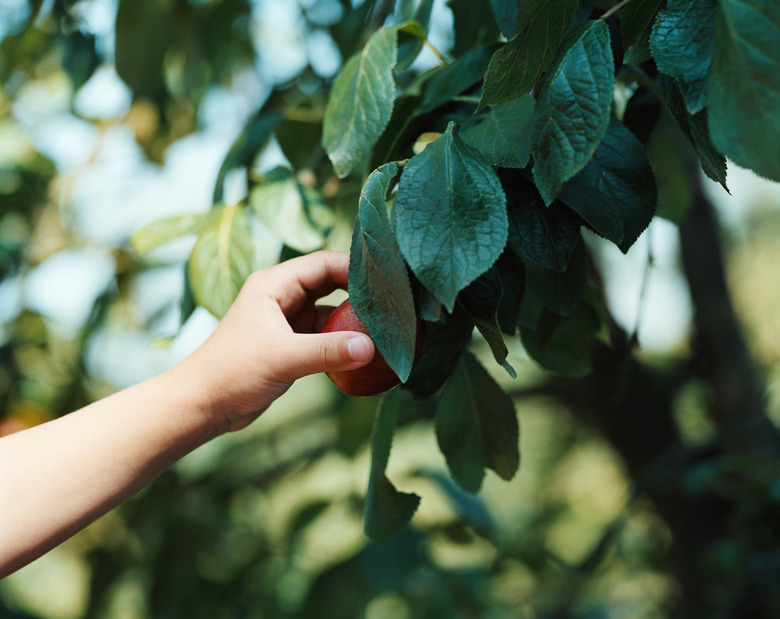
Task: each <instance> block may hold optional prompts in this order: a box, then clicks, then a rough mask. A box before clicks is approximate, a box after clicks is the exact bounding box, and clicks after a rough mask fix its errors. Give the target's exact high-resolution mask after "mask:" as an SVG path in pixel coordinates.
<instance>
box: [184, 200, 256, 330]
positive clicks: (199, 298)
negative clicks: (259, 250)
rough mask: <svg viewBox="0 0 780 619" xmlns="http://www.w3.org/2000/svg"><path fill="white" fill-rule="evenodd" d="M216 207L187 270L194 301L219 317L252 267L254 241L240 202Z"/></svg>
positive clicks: (193, 251) (193, 249)
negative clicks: (214, 213)
mask: <svg viewBox="0 0 780 619" xmlns="http://www.w3.org/2000/svg"><path fill="white" fill-rule="evenodd" d="M216 211H217V217H215V218H213V219H212V220H211V222H210V224H209V226H208V227H206V228H205V229H204V230H203V231H202V232H201V234H200V237H199V238H198V240H197V242H196V243H195V246H194V247H193V248H192V253H191V254H190V258H189V261H188V273H189V279H190V284H191V286H192V293H193V297H194V299H195V302H196V303H197V304H198V305H201V306H203V307H205V308H206V309H207V310H209V311H210V312H211V313H212V314H214V316H216V317H217V318H222V317H223V316H224V315H225V314H226V313H227V311H228V309H229V308H230V306H231V304H232V303H233V301H234V300H235V298H236V295H238V291H239V290H240V289H241V286H242V285H243V284H244V281H245V280H246V278H247V277H249V275H250V274H251V273H252V271H253V270H254V244H253V242H252V234H251V232H250V229H249V217H248V215H247V213H246V210H245V208H244V207H243V206H241V205H231V206H221V207H218V208H217V209H216Z"/></svg>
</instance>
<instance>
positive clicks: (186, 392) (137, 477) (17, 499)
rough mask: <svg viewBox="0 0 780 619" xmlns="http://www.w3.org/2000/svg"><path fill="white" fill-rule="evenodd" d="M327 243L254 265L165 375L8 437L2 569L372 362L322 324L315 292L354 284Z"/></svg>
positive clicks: (365, 346)
mask: <svg viewBox="0 0 780 619" xmlns="http://www.w3.org/2000/svg"><path fill="white" fill-rule="evenodd" d="M347 268H348V258H347V256H346V255H344V254H340V253H336V252H318V253H316V254H311V255H308V256H304V257H301V258H296V259H294V260H290V261H288V262H285V263H283V264H280V265H278V266H276V267H273V268H271V269H267V270H265V271H259V272H257V273H255V274H254V275H252V276H251V277H250V278H249V279H248V280H247V282H246V284H245V285H244V287H243V288H242V290H241V293H240V294H239V296H238V298H237V299H236V301H235V303H234V304H233V306H232V307H231V309H230V311H229V312H228V314H227V315H226V316H225V318H224V319H223V320H222V322H221V323H220V324H219V326H218V327H217V328H216V330H215V331H214V333H213V334H212V335H211V336H210V337H209V339H208V340H207V341H206V342H205V343H204V344H203V345H202V346H201V347H200V348H198V349H197V350H196V351H195V352H193V353H192V354H191V355H190V356H188V357H187V358H186V359H184V360H183V361H182V362H180V363H179V364H177V365H175V366H174V367H173V368H171V369H170V370H168V371H166V372H164V373H163V374H161V375H159V376H157V377H155V378H152V379H150V380H148V381H145V382H143V383H141V384H139V385H135V386H133V387H130V388H129V389H125V390H123V391H120V392H118V393H115V394H113V395H111V396H109V397H108V398H105V399H103V400H100V401H98V402H95V403H93V404H90V405H89V406H86V407H84V408H82V409H80V410H78V411H76V412H74V413H71V414H69V415H66V416H64V417H61V418H59V419H56V420H54V421H51V422H48V423H45V424H42V425H40V426H36V427H34V428H30V429H28V430H24V431H22V432H18V433H16V434H12V435H10V436H7V437H4V438H2V439H0V578H3V577H4V576H6V575H8V574H10V573H11V572H13V571H14V570H16V569H18V568H19V567H21V566H23V565H25V564H26V563H28V562H30V561H32V560H33V559H35V558H37V557H38V556H40V555H42V554H43V553H45V552H47V551H48V550H50V549H51V548H53V547H54V546H56V545H57V544H59V543H61V542H62V541H64V540H65V539H67V538H68V537H69V536H71V535H73V534H74V533H75V532H76V531H78V530H80V529H81V528H83V527H84V526H86V525H87V524H89V523H90V522H92V521H93V520H95V519H96V518H98V517H99V516H101V515H102V514H104V513H106V512H107V511H109V510H110V509H112V508H113V507H115V506H116V505H118V504H119V503H121V502H122V501H124V500H125V499H127V498H128V497H130V496H131V495H133V494H134V493H135V492H137V491H138V490H140V489H141V488H142V487H143V486H144V485H146V484H147V483H149V482H150V481H151V480H152V479H154V478H155V477H156V476H157V475H159V474H160V473H161V472H163V471H164V470H165V469H166V468H168V467H169V466H171V465H172V464H173V463H174V462H176V460H178V459H179V458H181V457H182V456H184V455H185V454H187V453H189V452H190V451H192V450H193V449H195V448H196V447H198V446H199V445H202V444H203V443H205V442H207V441H209V440H210V439H212V438H214V437H216V436H218V435H219V434H221V433H224V432H227V431H231V430H237V429H240V428H243V427H245V426H247V425H248V424H249V423H251V422H252V421H253V420H254V419H256V418H257V417H258V416H259V415H260V413H262V412H263V411H264V410H265V409H266V408H268V406H269V405H270V404H271V403H272V402H273V401H274V400H275V399H276V398H277V397H279V396H280V395H281V394H282V393H284V392H285V391H286V390H287V388H288V387H289V386H290V385H291V384H292V382H293V381H294V380H295V379H297V378H300V377H302V376H305V375H307V374H313V373H316V372H322V371H333V370H336V371H337V370H345V369H352V368H356V367H360V366H362V365H365V364H366V363H367V362H368V361H369V360H370V359H371V357H372V356H373V354H374V345H373V343H372V342H371V340H370V339H369V338H368V337H367V336H365V335H362V334H357V333H349V332H342V333H330V334H319V333H317V331H318V330H319V327H320V326H321V325H322V323H323V322H324V319H325V316H326V315H327V313H328V310H327V309H321V308H316V307H315V306H314V302H315V301H316V300H317V299H318V298H320V297H322V296H325V295H326V294H328V293H330V292H331V291H333V290H334V289H336V288H344V287H346V283H347Z"/></svg>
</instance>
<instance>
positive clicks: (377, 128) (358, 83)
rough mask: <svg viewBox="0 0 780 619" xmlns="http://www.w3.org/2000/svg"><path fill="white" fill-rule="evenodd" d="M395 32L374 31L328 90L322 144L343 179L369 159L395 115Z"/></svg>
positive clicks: (392, 30)
mask: <svg viewBox="0 0 780 619" xmlns="http://www.w3.org/2000/svg"><path fill="white" fill-rule="evenodd" d="M397 36H398V29H397V28H395V27H387V28H381V29H379V30H377V31H376V32H375V33H374V34H373V35H372V36H371V38H370V39H369V40H368V42H367V43H366V44H365V46H364V47H363V49H362V51H360V52H358V53H357V54H355V55H354V56H352V57H351V58H350V59H349V60H347V62H346V63H345V64H344V66H343V67H342V68H341V71H340V72H339V74H338V76H337V77H336V81H335V82H334V84H333V88H332V89H331V91H330V97H329V99H328V105H327V107H326V109H325V119H324V122H323V128H322V145H323V146H324V147H325V150H326V151H327V153H328V157H330V160H331V162H332V163H333V168H334V170H335V171H336V174H337V175H338V176H339V177H340V178H343V177H345V176H347V174H349V173H350V172H351V171H352V170H353V169H354V168H355V166H357V165H358V164H359V163H360V162H361V161H363V160H364V159H365V158H366V156H367V155H368V153H369V151H370V150H371V148H372V147H373V145H374V144H375V143H376V141H377V139H378V138H379V136H380V135H381V134H382V131H384V129H385V127H386V126H387V123H388V122H389V121H390V116H391V114H392V112H393V103H394V100H395V80H394V78H393V68H394V67H395V64H396V54H397Z"/></svg>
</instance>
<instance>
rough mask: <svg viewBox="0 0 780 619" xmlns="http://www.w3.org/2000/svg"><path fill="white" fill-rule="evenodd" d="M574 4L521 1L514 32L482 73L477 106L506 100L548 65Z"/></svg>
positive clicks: (569, 0) (527, 87) (525, 87)
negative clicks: (514, 34) (482, 78)
mask: <svg viewBox="0 0 780 619" xmlns="http://www.w3.org/2000/svg"><path fill="white" fill-rule="evenodd" d="M578 6H579V1H578V0H523V1H522V2H521V6H520V12H519V16H520V17H519V19H518V22H517V27H516V30H517V35H516V36H515V37H514V38H513V39H512V40H511V41H509V43H507V44H506V45H505V46H504V47H502V48H501V49H499V50H498V51H497V52H496V53H495V54H494V55H493V58H492V59H491V61H490V66H489V67H488V70H487V73H486V74H485V86H484V90H483V92H482V99H481V101H480V102H479V107H480V108H483V107H485V106H486V105H496V104H499V103H508V102H509V101H513V100H515V99H518V98H520V97H521V96H523V95H524V94H527V93H528V92H529V91H530V90H531V88H533V85H534V84H535V83H536V80H538V79H539V77H540V76H541V75H542V73H544V72H545V71H547V70H548V69H549V68H550V66H551V65H552V63H553V60H554V59H555V56H556V53H557V52H558V47H559V45H560V43H561V41H563V40H564V38H565V37H566V34H567V33H568V32H569V28H570V27H571V24H572V20H573V19H574V14H575V13H576V12H577V7H578Z"/></svg>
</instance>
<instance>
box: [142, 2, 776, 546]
mask: <svg viewBox="0 0 780 619" xmlns="http://www.w3.org/2000/svg"><path fill="white" fill-rule="evenodd" d="M339 4H340V6H341V9H342V12H343V14H342V19H341V20H340V21H339V22H338V23H336V24H334V25H332V26H330V27H329V33H330V35H331V36H332V37H333V39H334V41H335V42H336V44H337V45H338V47H339V49H340V51H341V53H342V55H343V57H344V58H345V61H344V63H343V65H342V67H341V70H340V71H339V72H338V74H337V75H336V76H335V78H334V79H333V80H332V81H328V80H323V79H319V78H315V77H314V76H313V75H312V74H311V73H310V72H309V73H306V74H305V75H302V76H301V77H300V79H299V80H298V81H297V82H296V83H295V84H287V85H282V86H278V87H277V88H276V89H275V91H274V93H272V95H271V97H270V98H269V99H268V101H267V102H266V103H265V104H264V105H263V107H262V108H261V109H260V110H259V111H258V113H257V115H256V117H255V118H254V119H253V120H252V122H251V123H250V124H249V125H248V126H247V128H246V130H245V132H244V133H243V134H242V136H241V137H240V138H239V140H238V141H237V142H236V143H235V145H234V147H233V149H231V151H230V153H229V154H228V157H227V159H226V161H225V163H224V165H223V168H222V170H221V172H220V175H219V178H218V181H217V187H216V189H215V207H216V208H215V213H212V214H209V215H204V216H203V217H202V218H200V219H198V220H197V221H195V220H192V221H190V220H187V221H184V220H180V221H178V222H169V224H168V226H169V228H168V229H169V230H175V231H177V233H184V232H196V233H197V234H198V235H199V241H198V243H197V244H196V248H195V250H194V251H193V256H192V258H191V260H190V262H189V277H190V281H191V290H192V293H193V295H194V298H195V300H196V302H198V303H200V304H203V305H206V306H207V307H209V309H211V310H212V311H213V312H214V313H216V314H217V315H220V314H221V313H222V312H223V311H224V310H225V308H226V307H227V305H228V304H229V299H230V297H231V294H234V293H235V291H236V290H237V286H238V285H239V284H240V281H241V279H242V278H243V277H245V275H246V274H248V271H249V269H250V263H249V262H248V260H247V256H248V253H249V247H250V245H251V238H250V235H249V234H248V233H247V232H246V231H245V228H242V226H244V225H245V220H246V218H247V217H248V216H249V215H251V216H253V217H254V216H257V217H259V218H260V219H261V220H262V221H263V222H264V224H265V225H266V226H267V227H268V228H270V229H271V230H272V231H273V232H275V233H276V234H277V235H278V237H279V238H280V239H282V240H283V241H284V244H285V252H287V253H285V255H289V252H291V251H294V252H306V251H311V250H313V249H316V248H318V247H320V246H323V244H325V243H326V242H327V237H328V233H329V230H330V229H331V226H332V218H331V216H330V215H331V214H332V213H333V212H334V211H336V210H338V209H343V208H346V209H347V210H348V212H351V213H354V216H355V218H354V229H353V235H352V246H351V254H350V256H351V267H350V282H349V292H350V296H351V299H352V303H353V306H354V307H355V310H356V312H357V314H358V316H359V317H360V318H361V319H362V320H363V322H364V323H365V324H366V325H367V328H368V331H369V334H370V335H371V336H372V338H373V339H374V341H375V342H376V345H377V348H378V350H379V351H380V352H381V353H382V354H383V356H384V357H385V358H386V359H387V361H388V363H389V365H390V366H391V368H392V369H393V370H394V371H395V372H396V373H397V374H398V375H399V377H400V378H401V379H402V381H403V382H404V383H405V388H406V389H408V390H409V391H411V392H412V393H413V394H414V395H415V396H417V397H419V398H428V399H429V400H430V401H431V402H432V403H433V406H434V410H435V413H434V414H435V417H436V433H437V438H438V441H439V446H440V448H441V451H442V453H443V455H444V457H445V459H446V461H447V464H448V466H449V469H450V471H451V473H452V475H453V477H454V479H455V480H456V481H457V482H458V483H459V484H460V486H462V487H463V488H465V489H467V490H469V491H472V492H476V491H477V490H478V489H479V488H480V486H481V483H482V479H483V477H484V471H485V469H486V468H490V469H492V470H493V471H495V472H496V473H497V474H498V475H499V476H500V477H502V478H504V479H509V478H511V477H512V476H513V475H514V473H515V471H516V469H517V467H518V464H519V454H518V446H517V437H518V428H517V419H516V417H515V414H514V410H513V405H512V401H511V400H510V399H509V398H508V397H507V396H506V395H505V394H504V392H503V390H502V389H501V388H500V387H499V385H498V383H497V382H496V381H495V379H494V378H492V377H491V374H489V373H488V372H487V371H486V370H485V368H483V367H482V365H481V364H480V362H479V361H478V360H477V358H476V357H475V356H474V355H472V353H471V352H469V351H468V350H467V347H468V345H469V342H470V340H471V337H472V334H473V332H474V331H475V330H476V331H477V332H478V333H479V335H480V337H481V338H482V340H484V342H485V343H486V344H487V347H488V348H489V350H490V353H491V354H492V356H493V358H494V359H495V361H496V362H497V364H498V365H500V366H501V367H503V368H504V369H505V370H506V372H507V373H508V374H509V375H510V376H512V377H515V376H516V374H517V371H516V369H515V367H514V366H513V364H512V361H511V359H510V356H511V355H510V350H511V349H512V340H513V339H515V341H519V342H520V343H521V344H522V347H523V348H524V350H525V352H526V353H527V355H528V356H529V357H530V358H531V359H532V360H533V361H534V362H535V363H536V364H538V365H539V366H541V368H543V369H546V370H549V371H552V372H556V373H560V374H564V375H568V376H581V375H584V374H587V373H588V372H589V371H590V355H589V351H590V347H591V344H592V341H593V339H594V338H595V337H597V336H599V334H601V333H604V331H605V329H604V324H605V315H604V309H603V304H602V300H601V298H600V296H599V291H598V289H597V287H595V286H594V284H593V283H592V282H591V281H590V279H589V270H588V269H589V267H588V265H589V257H588V250H587V246H586V244H585V242H584V241H583V236H582V231H583V229H584V230H588V231H589V232H591V233H595V234H596V235H598V236H600V237H603V238H604V239H605V240H606V241H608V242H611V243H613V244H614V245H615V246H617V247H618V248H619V249H620V250H621V251H623V252H627V251H628V250H629V249H630V248H631V247H632V246H633V245H634V243H635V242H636V241H637V239H638V238H639V236H640V235H641V234H642V232H643V231H644V230H645V229H646V228H647V227H648V225H649V224H650V222H651V220H652V218H653V217H654V216H655V215H656V213H659V214H662V215H663V216H666V217H672V218H679V217H681V216H682V211H684V208H685V201H686V198H685V197H684V196H682V195H678V194H679V193H680V192H679V190H678V189H677V188H676V186H674V185H670V184H668V183H667V180H668V178H669V174H668V172H669V170H670V168H671V167H673V166H676V169H677V173H678V174H682V175H683V176H684V175H685V174H689V173H690V169H691V163H696V164H697V165H698V164H700V167H701V169H702V170H703V172H704V173H705V174H706V175H707V176H709V177H710V178H712V179H713V180H715V181H717V182H718V183H720V184H721V185H723V187H724V188H725V187H726V158H727V157H728V158H730V159H732V160H733V161H734V162H735V163H737V164H738V165H741V166H744V167H747V168H750V169H752V170H754V171H756V172H757V173H758V174H761V175H763V176H766V177H768V178H771V179H774V180H780V149H778V148H777V144H778V143H780V70H779V69H780V5H778V4H777V3H776V2H773V1H771V0H739V1H736V0H722V1H720V2H718V3H716V2H715V1H714V0H669V1H668V2H662V1H660V0H629V1H624V2H616V3H615V6H613V7H612V8H608V9H606V10H605V9H604V8H603V3H596V8H594V3H592V2H589V1H582V2H579V1H578V0H492V1H491V2H490V3H489V7H490V8H489V9H488V10H486V7H487V5H486V4H485V5H484V6H483V3H475V2H473V1H472V0H449V1H448V2H447V7H448V9H449V10H450V11H451V13H452V18H453V24H454V33H453V44H452V47H451V49H449V50H443V51H441V50H437V49H435V48H434V47H433V46H432V45H431V43H430V41H429V40H428V30H429V27H430V23H431V15H432V8H433V3H432V2H430V1H427V0H422V1H421V2H419V3H416V4H415V3H410V2H400V3H399V5H398V7H396V11H395V13H394V14H393V15H391V14H390V11H389V10H388V6H389V4H388V3H380V2H373V1H367V2H364V3H363V4H361V5H360V6H359V7H352V4H351V3H350V2H347V1H346V0H343V1H340V2H339ZM426 48H428V49H432V50H433V52H434V56H435V57H436V59H437V61H436V62H435V63H434V65H433V66H430V67H428V68H422V69H420V68H418V66H421V65H420V63H419V62H417V61H418V60H419V57H420V54H421V53H422V50H424V49H426ZM128 70H129V69H128ZM272 135H273V136H274V137H275V139H276V141H277V142H278V144H279V146H280V147H281V149H282V151H283V153H284V154H285V156H286V157H287V159H288V161H289V163H290V168H289V169H288V168H283V169H278V170H274V171H272V172H271V173H269V174H265V175H263V176H262V177H261V178H256V177H252V176H251V174H249V175H248V177H249V180H250V192H249V198H248V200H247V203H246V204H239V205H236V206H225V205H223V204H222V203H221V199H222V195H223V189H222V187H223V184H224V181H225V177H226V174H227V173H228V172H229V171H231V170H234V169H236V168H246V169H247V170H250V168H251V163H252V161H253V160H254V159H255V157H256V155H257V153H258V152H259V151H261V150H262V149H263V148H264V146H265V144H266V143H267V141H268V140H269V138H270V137H271V136H272ZM678 137H681V138H682V139H683V140H685V141H687V142H688V143H690V145H691V149H690V153H693V162H691V161H688V159H689V157H688V155H687V154H686V155H683V156H680V155H677V156H676V159H675V160H674V162H673V163H671V164H670V162H669V160H668V159H667V157H666V154H668V153H669V152H670V151H676V150H677V149H676V148H674V147H670V146H669V140H672V139H673V140H676V139H677V138H678ZM697 160H698V161H697ZM680 170H682V172H681V171H680ZM312 176H313V178H314V180H313V181H312V182H305V179H309V178H310V177H312ZM233 222H238V225H236V226H233V225H232V223H233ZM214 229H219V230H220V231H221V233H220V234H219V235H215V234H213V231H214ZM225 231H228V232H227V233H226V232H225ZM157 233H158V229H154V228H151V229H147V230H146V231H142V234H140V235H139V236H138V237H137V239H136V240H137V241H138V245H139V247H147V246H153V245H156V244H157V242H158V241H162V240H164V239H158V238H157V237H156V236H155V235H156V234H157ZM214 243H217V244H218V243H227V244H228V245H229V246H230V249H229V250H228V248H227V247H216V246H214ZM201 252H203V254H202V255H201ZM209 252H210V253H209ZM208 255H212V256H213V255H218V256H220V259H221V261H222V264H218V265H217V264H215V263H214V262H213V261H209V260H207V258H206V257H207V256H208ZM418 318H422V319H424V320H426V321H428V322H429V326H430V328H429V329H428V344H427V347H426V351H425V353H424V354H423V356H422V358H421V359H420V361H419V363H418V365H417V366H416V367H415V368H413V367H412V361H413V357H414V343H415V329H416V320H417V319H418ZM388 406H390V405H388ZM394 419H395V414H394V413H392V412H390V411H389V409H387V410H385V409H382V410H380V412H379V417H378V418H377V424H376V427H375V438H374V460H373V466H372V471H373V472H372V475H371V480H372V481H371V486H370V492H369V501H368V504H367V512H366V514H367V516H366V518H367V519H366V530H367V531H368V532H369V534H370V535H371V536H372V537H375V538H377V539H384V538H387V537H388V536H389V535H391V534H392V533H393V532H394V531H395V530H397V528H398V527H400V526H402V525H403V523H404V522H405V521H406V520H407V519H408V518H409V517H411V514H412V512H413V511H414V508H415V506H416V504H417V503H416V498H415V499H412V498H410V495H405V494H403V493H398V492H397V491H395V489H394V488H393V486H392V484H391V483H390V482H389V481H388V480H387V478H386V477H385V475H384V469H385V465H386V463H387V458H388V456H389V446H390V442H391V437H392V432H393V429H394V426H395V423H394Z"/></svg>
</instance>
